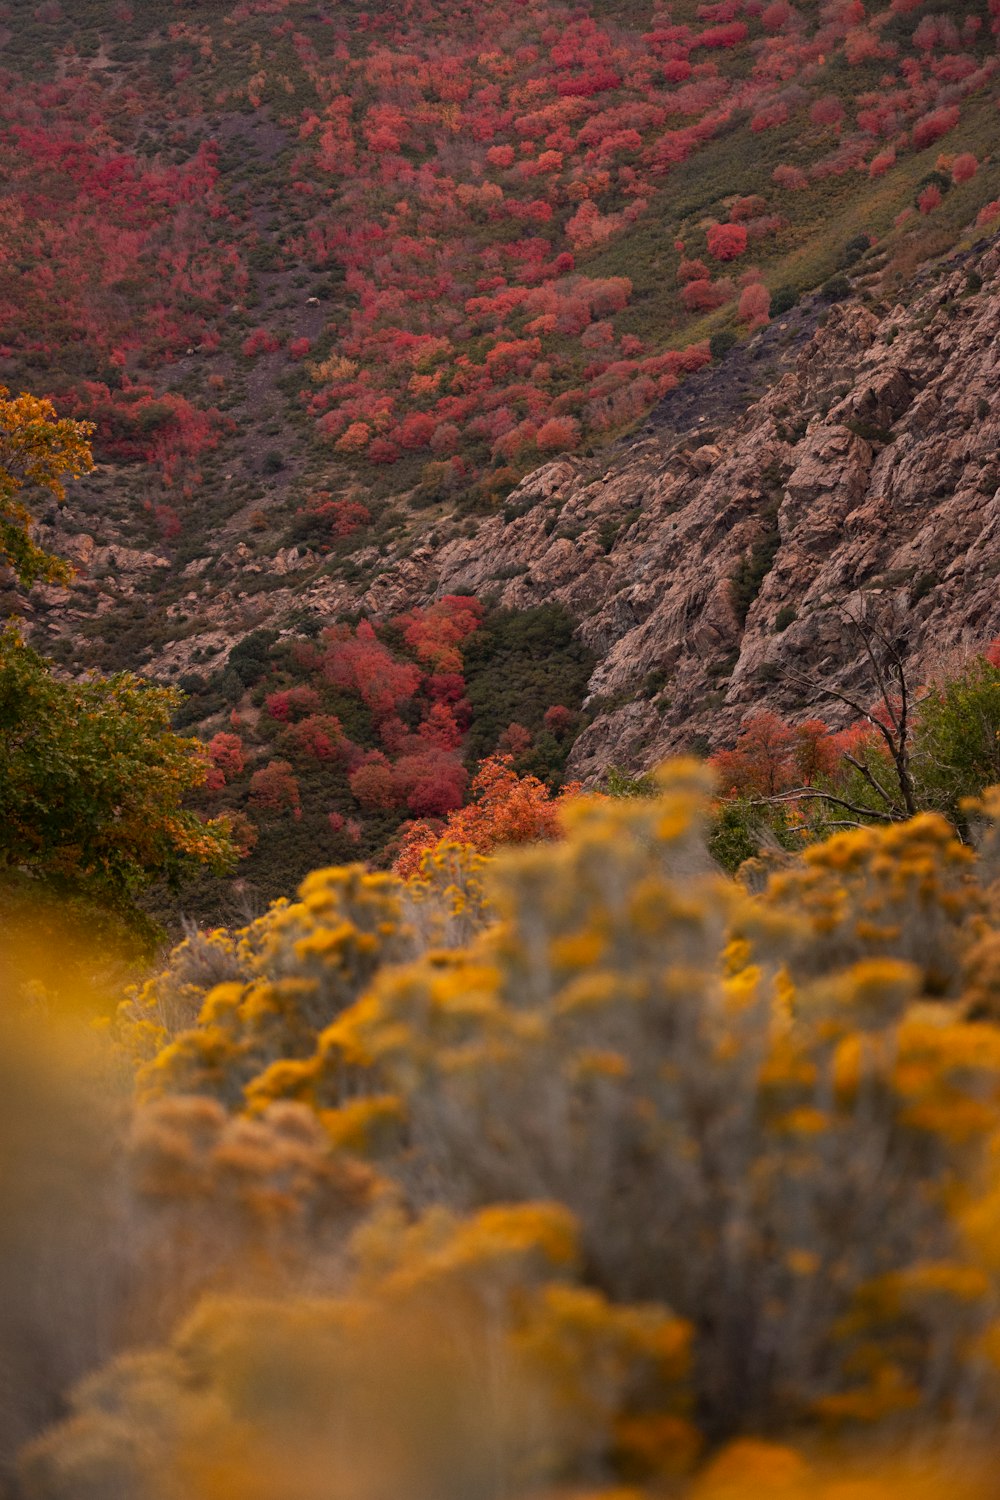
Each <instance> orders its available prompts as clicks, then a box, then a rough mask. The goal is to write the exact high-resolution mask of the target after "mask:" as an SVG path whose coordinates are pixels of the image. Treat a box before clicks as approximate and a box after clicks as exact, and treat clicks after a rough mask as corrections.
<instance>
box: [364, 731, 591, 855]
mask: <svg viewBox="0 0 1000 1500" xmlns="http://www.w3.org/2000/svg"><path fill="white" fill-rule="evenodd" d="M471 791H472V800H471V801H470V802H469V803H468V805H467V806H466V807H461V808H459V809H458V811H457V812H453V813H452V814H451V815H450V817H448V819H447V820H446V821H445V822H444V824H443V825H438V826H437V827H435V826H434V825H433V824H431V823H428V822H419V823H413V824H412V825H411V826H410V828H409V829H408V831H407V833H406V835H405V837H404V839H403V844H402V847H401V848H400V851H399V855H398V857H397V859H396V862H395V864H394V865H393V869H394V871H395V873H396V874H397V875H401V876H402V877H403V878H404V879H409V878H410V877H411V876H413V875H416V874H418V873H419V871H420V867H421V861H422V860H423V857H424V855H425V854H426V853H427V852H428V851H429V850H431V849H434V848H436V847H437V845H439V844H443V843H448V844H467V845H468V846H469V847H470V848H472V849H475V850H476V852H477V853H478V854H490V853H492V851H493V850H494V849H497V848H499V847H500V846H501V845H503V844H530V843H534V842H535V841H536V840H539V839H554V838H558V837H559V834H560V832H561V829H560V824H559V813H560V810H561V808H562V806H563V805H564V803H565V802H566V800H567V799H568V798H570V797H574V796H576V795H577V794H578V793H579V791H580V788H579V786H578V785H577V784H576V783H575V782H574V783H571V784H570V785H568V786H565V787H563V789H562V791H561V792H558V793H555V794H554V793H552V792H551V791H550V790H549V788H548V787H547V786H546V785H545V783H544V782H543V781H539V779H538V777H537V776H518V774H517V772H516V771H515V770H514V766H513V757H512V756H510V755H491V756H490V757H489V759H488V760H484V761H483V762H482V764H481V765H480V767H479V770H478V771H477V773H476V775H475V778H474V780H473V782H472V788H471Z"/></svg>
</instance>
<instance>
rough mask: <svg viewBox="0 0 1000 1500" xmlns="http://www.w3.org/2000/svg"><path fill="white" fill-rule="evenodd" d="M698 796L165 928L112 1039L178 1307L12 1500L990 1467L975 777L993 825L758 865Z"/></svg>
mask: <svg viewBox="0 0 1000 1500" xmlns="http://www.w3.org/2000/svg"><path fill="white" fill-rule="evenodd" d="M710 798H711V787H710V784H709V783H708V781H707V780H706V777H705V773H704V771H703V770H701V769H700V768H698V767H697V766H695V765H694V764H692V763H686V762H680V763H678V764H676V765H675V766H673V767H671V768H667V770H666V771H665V772H664V773H662V776H661V782H660V793H659V795H658V796H657V797H655V798H652V799H648V800H644V799H629V800H618V801H615V800H613V799H602V800H600V801H588V800H587V799H585V798H580V799H577V800H575V801H574V802H573V804H572V805H571V806H569V807H568V808H567V810H566V813H565V823H566V836H565V838H564V839H563V840H561V841H559V842H553V843H549V844H545V845H526V846H522V847H519V848H517V849H512V850H509V851H506V852H504V853H502V854H498V855H497V856H496V857H495V858H494V859H493V860H490V861H483V860H482V859H479V858H478V857H474V856H470V855H469V853H468V851H463V850H461V849H459V848H456V849H451V848H448V847H445V846H441V847H439V848H438V849H437V850H435V851H434V852H433V855H432V857H431V858H429V859H428V860H425V862H424V867H423V868H422V870H421V872H420V873H419V875H418V877H417V878H416V879H415V880H413V881H410V882H407V883H405V884H404V883H403V882H401V881H398V880H396V879H394V878H393V877H391V876H378V875H367V874H365V873H364V872H363V871H362V870H360V869H359V868H357V867H353V868H350V869H347V870H334V871H321V872H319V873H317V874H316V875H314V876H312V877H310V879H309V880H307V881H306V882H305V884H304V885H303V887H302V890H301V893H300V898H299V900H298V901H296V902H294V903H287V902H286V903H279V904H278V905H277V906H276V907H275V908H274V909H273V910H272V911H271V912H270V913H268V914H267V916H265V917H263V918H262V919H261V920H260V921H259V922H257V923H254V924H251V926H250V927H248V928H247V929H245V930H244V931H243V932H241V933H237V934H234V935H226V934H211V935H209V936H207V937H204V938H192V939H189V941H188V944H187V945H186V946H185V945H182V947H181V949H180V950H178V952H177V953H176V954H175V955H174V958H173V959H172V962H171V966H170V968H169V969H168V970H167V971H166V973H165V974H164V975H161V976H159V977H158V978H157V979H155V980H152V981H150V983H149V984H148V985H147V986H146V987H145V989H144V990H143V991H141V992H140V993H139V994H138V995H137V996H134V997H132V999H131V1000H130V1001H129V1002H127V1004H126V1006H125V1007H123V1010H122V1012H121V1014H120V1016H119V1021H118V1033H117V1034H118V1038H119V1043H120V1045H122V1046H124V1047H126V1048H129V1047H130V1048H131V1052H132V1054H133V1055H134V1056H136V1057H137V1059H139V1061H138V1065H137V1077H138V1091H137V1102H136V1103H135V1105H134V1106H133V1110H132V1114H131V1119H130V1123H129V1125H128V1129H127V1132H126V1135H125V1138H124V1139H125V1141H126V1143H127V1149H126V1151H125V1155H124V1158H123V1160H124V1162H125V1164H126V1170H125V1177H126V1185H127V1190H128V1194H129V1199H128V1201H129V1203H130V1204H131V1212H132V1213H133V1214H134V1215H135V1218H134V1220H133V1228H132V1231H131V1233H132V1237H133V1242H134V1244H135V1246H136V1247H137V1249H138V1255H137V1259H138V1261H139V1262H140V1263H143V1264H144V1265H145V1279H143V1278H141V1277H140V1282H139V1284H140V1286H141V1287H143V1288H144V1289H145V1290H144V1294H145V1295H146V1297H147V1298H151V1299H152V1300H154V1301H156V1300H159V1304H160V1305H161V1307H162V1306H166V1307H167V1308H168V1309H170V1313H171V1316H172V1315H173V1312H174V1311H176V1312H177V1313H178V1314H179V1315H180V1316H181V1323H180V1327H179V1331H178V1332H176V1333H175V1334H174V1336H173V1338H172V1339H171V1340H170V1342H169V1343H167V1344H164V1345H162V1346H161V1347H160V1348H158V1349H154V1350H153V1351H152V1352H148V1351H147V1352H146V1353H143V1354H141V1355H140V1354H137V1353H135V1352H134V1349H133V1348H132V1347H131V1345H132V1344H134V1343H137V1342H139V1341H138V1340H136V1339H134V1338H132V1337H131V1336H130V1337H128V1338H124V1339H119V1341H118V1344H117V1346H116V1347H118V1348H119V1349H120V1350H121V1351H122V1352H120V1354H119V1356H118V1358H117V1359H116V1360H114V1361H113V1362H111V1363H110V1364H108V1365H107V1366H106V1367H105V1368H104V1369H103V1370H102V1371H100V1372H99V1373H97V1374H94V1375H91V1376H90V1377H89V1378H88V1379H87V1380H85V1381H84V1382H83V1383H82V1384H81V1385H80V1386H79V1388H78V1390H77V1393H76V1395H75V1396H74V1398H73V1406H72V1411H71V1415H70V1416H69V1417H68V1418H67V1419H66V1420H65V1421H64V1422H63V1423H62V1424H60V1425H58V1426H56V1427H55V1428H53V1429H52V1430H51V1431H50V1432H49V1433H47V1434H46V1435H44V1436H43V1437H41V1438H40V1439H39V1440H38V1441H37V1442H36V1443H34V1444H33V1445H32V1446H30V1447H29V1448H28V1449H27V1450H26V1453H25V1457H24V1460H23V1464H22V1471H21V1472H22V1486H23V1491H24V1494H25V1495H26V1496H27V1497H28V1500H89V1496H90V1495H91V1494H93V1495H94V1496H95V1500H96V1497H98V1496H100V1497H102V1500H103V1497H104V1496H105V1495H118V1494H121V1495H123V1496H127V1497H128V1500H133V1497H135V1500H147V1497H148V1500H180V1497H181V1496H183V1497H184V1500H201V1497H206V1500H213V1497H216V1496H219V1497H222V1496H226V1497H228V1496H231V1495H240V1496H241V1497H249V1500H286V1497H287V1500H313V1497H315V1500H327V1497H328V1496H336V1495H338V1494H339V1493H340V1492H341V1491H343V1492H344V1493H350V1495H351V1496H352V1497H356V1500H384V1497H387V1496H390V1495H399V1494H405V1495H406V1496H407V1497H408V1500H421V1497H422V1496H425V1495H426V1496H427V1500H432V1497H433V1500H448V1497H449V1496H454V1500H478V1497H480V1496H481V1497H482V1500H647V1497H652V1496H654V1495H670V1496H672V1497H674V1496H675V1497H678V1500H736V1497H740V1500H753V1497H756V1496H760V1497H763V1496H768V1497H772V1496H773V1497H777V1500H806V1497H807V1496H809V1497H810V1500H812V1497H820V1500H889V1497H891V1496H901V1495H905V1496H907V1500H912V1497H916V1500H921V1497H925V1500H938V1497H941V1500H943V1497H944V1496H945V1495H952V1494H953V1495H955V1496H959V1497H961V1500H980V1497H983V1500H985V1496H986V1495H987V1494H988V1493H989V1488H988V1486H987V1485H986V1482H985V1480H984V1479H983V1478H982V1475H981V1474H980V1472H979V1471H978V1470H977V1468H976V1455H977V1453H978V1452H979V1445H980V1444H981V1443H982V1442H984V1441H985V1440H986V1438H987V1436H988V1434H989V1433H990V1432H992V1430H993V1429H994V1426H995V1423H996V1422H997V1420H998V1418H1000V1317H998V1315H997V1311H996V1309H997V1307H998V1306H1000V1185H998V1184H1000V1025H996V1024H994V1020H993V1017H994V1016H996V1015H997V1013H998V1012H997V1001H998V998H1000V978H998V976H1000V958H998V951H1000V949H998V944H1000V928H998V925H997V913H998V910H1000V909H998V906H997V903H996V899H995V889H996V886H995V882H996V872H995V868H994V861H993V857H992V854H991V844H990V839H991V837H992V834H991V833H990V830H989V826H988V817H989V815H990V809H994V810H995V809H1000V800H997V799H993V801H990V799H989V798H986V799H984V803H983V807H984V809H985V811H984V814H983V822H984V828H985V832H984V833H983V835H982V837H981V838H980V841H979V845H978V852H977V849H976V848H973V847H969V846H967V845H964V844H962V843H961V842H960V841H959V840H958V838H957V837H956V836H955V834H954V833H953V831H952V830H951V829H950V828H949V827H948V825H947V824H946V823H944V822H943V820H941V819H939V818H937V817H921V818H917V819H914V820H913V821H912V822H911V823H909V824H905V825H899V826H896V827H890V828H878V829H866V830H860V831H858V832H857V833H848V834H841V835H837V836H836V837H835V838H833V839H831V840H830V841H829V842H828V843H827V844H825V845H822V846H819V847H817V848H815V849H812V850H809V851H807V852H806V853H805V854H804V855H803V856H802V858H801V859H799V860H798V861H797V862H796V863H794V864H793V865H791V866H789V867H787V868H784V869H782V870H780V871H778V872H776V873H774V874H773V875H772V876H771V877H770V879H769V880H768V882H767V883H766V885H765V886H764V888H763V889H762V890H761V891H760V893H759V894H756V895H755V894H752V893H749V892H748V891H746V890H745V889H742V888H741V887H739V886H737V885H736V884H735V883H734V882H732V881H729V880H728V879H726V878H724V877H723V876H721V875H720V873H719V872H718V870H717V869H716V868H715V866H714V865H713V864H712V862H711V860H710V859H709V858H708V856H707V855H706V853H705V845H704V830H705V823H706V817H707V810H708V807H709V805H710ZM157 1028H158V1030H157ZM155 1036H159V1037H161V1038H162V1040H161V1041H160V1043H159V1045H158V1046H157V1047H156V1050H155V1051H154V1052H152V1053H150V1051H149V1047H150V1041H151V1039H153V1038H154V1037H155ZM130 1038H131V1041H130ZM205 1291H208V1292H209V1293H211V1298H210V1300H208V1301H205V1302H203V1303H202V1304H201V1306H200V1307H199V1308H196V1309H193V1310H192V1303H193V1300H194V1299H195V1298H196V1297H197V1296H198V1295H200V1294H201V1293H203V1292H205ZM145 1328H146V1330H147V1337H146V1342H147V1343H148V1342H149V1341H150V1338H152V1339H153V1341H154V1342H155V1340H156V1339H160V1338H162V1336H163V1334H162V1326H161V1323H160V1322H159V1321H158V1318H157V1315H156V1314H155V1313H153V1312H150V1313H148V1315H147V1316H146V1321H145ZM949 1445H951V1446H950V1447H949ZM955 1452H961V1454H962V1455H963V1457H964V1458H965V1459H967V1460H968V1462H967V1463H966V1465H965V1467H964V1468H958V1467H956V1465H955V1461H954V1458H953V1457H952V1456H951V1455H953V1454H954V1453H955ZM921 1455H923V1456H922V1457H921ZM932 1460H933V1461H932ZM938 1460H940V1463H938V1462H937V1461H938ZM949 1486H951V1487H950V1488H949Z"/></svg>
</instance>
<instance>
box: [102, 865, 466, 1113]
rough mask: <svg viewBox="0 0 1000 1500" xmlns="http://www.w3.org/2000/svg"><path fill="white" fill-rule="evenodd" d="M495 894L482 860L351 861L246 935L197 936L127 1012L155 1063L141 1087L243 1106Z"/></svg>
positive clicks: (126, 1028) (134, 1040) (138, 1046)
mask: <svg viewBox="0 0 1000 1500" xmlns="http://www.w3.org/2000/svg"><path fill="white" fill-rule="evenodd" d="M479 863H480V864H481V863H482V862H481V861H480V862H479ZM484 900H485V898H484V896H483V894H482V889H481V884H480V880H479V876H478V872H477V869H476V868H475V866H474V865H465V866H464V867H463V868H462V869H461V870H459V869H458V868H457V867H455V868H452V867H451V866H450V865H447V864H445V863H444V861H442V862H441V865H440V867H439V868H435V869H434V870H429V871H428V872H427V877H426V878H425V879H424V880H423V881H421V882H419V883H417V884H415V885H414V886H413V887H412V888H411V887H408V886H406V885H404V884H403V882H402V881H399V880H397V879H396V878H395V877H394V876H392V875H387V874H376V875H372V874H368V873H366V871H365V870H364V868H363V867H362V866H361V865H350V866H348V867H346V868H344V869H329V870H317V871H316V872H315V873H314V874H312V875H310V876H309V877H308V878H307V879H306V880H305V881H304V882H303V884H302V887H301V890H300V892H299V899H298V900H297V901H294V902H288V901H279V902H276V903H275V905H274V906H273V907H272V908H271V909H270V911H269V912H268V913H267V914H266V915H265V916H264V917H262V918H260V919H259V920H258V921H256V922H254V923H252V924H251V925H250V926H248V927H246V928H244V929H242V930H241V931H239V932H237V933H236V934H234V935H230V934H227V933H224V932H216V933H211V934H208V935H207V936H197V937H194V938H189V939H187V940H186V941H185V942H184V943H182V944H181V945H180V946H179V947H178V948H177V949H175V951H174V953H173V955H172V956H171V962H170V965H169V967H168V968H167V970H166V971H165V972H164V973H162V974H160V975H158V976H156V977H155V978H153V979H151V980H149V981H147V983H146V985H145V986H144V987H143V988H142V989H141V990H140V991H139V993H138V994H137V995H134V996H132V997H130V999H129V1000H128V1001H126V1002H125V1003H124V1004H123V1005H122V1007H121V1008H120V1010H119V1016H118V1026H117V1031H118V1036H119V1039H120V1043H121V1045H122V1046H123V1048H124V1049H125V1050H126V1051H127V1052H128V1053H129V1054H130V1055H131V1056H132V1057H134V1058H136V1059H137V1060H139V1059H144V1060H145V1061H146V1063H147V1065H146V1066H145V1067H143V1068H142V1070H141V1071H140V1075H139V1076H140V1089H141V1091H142V1092H143V1093H144V1094H146V1095H149V1096H155V1095H158V1094H162V1093H190V1094H211V1095H213V1096H214V1097H216V1098H218V1099H221V1100H223V1101H224V1102H225V1103H226V1104H227V1105H230V1106H238V1105H239V1104H240V1102H241V1100H242V1097H243V1090H244V1088H245V1087H246V1086H247V1085H248V1084H249V1083H250V1082H251V1080H253V1079H254V1077H255V1076H256V1075H257V1074H259V1073H260V1072H262V1071H263V1070H264V1069H265V1068H267V1066H268V1065H269V1064H270V1063H272V1062H278V1061H281V1060H286V1059H294V1058H297V1057H302V1056H305V1055H308V1054H309V1053H310V1052H311V1051H312V1050H313V1048H314V1046H315V1042H316V1036H317V1032H318V1031H319V1030H320V1029H321V1028H322V1027H323V1026H324V1025H325V1024H326V1023H327V1022H328V1021H330V1020H331V1019H332V1018H333V1017H334V1016H336V1015H338V1014H339V1013H340V1012H342V1011H343V1010H345V1009H347V1008H348V1007H349V1006H350V1005H351V1004H353V1002H354V1001H355V1000H357V999H358V997H359V996H360V995H361V994H362V993H363V992H364V990H365V988H366V987H367V986H368V985H369V984H370V983H371V981H372V980H373V979H374V977H375V975H376V973H377V972H378V971H379V969H380V968H381V967H382V966H383V965H385V964H392V963H397V962H399V961H401V960H403V959H405V958H411V957H413V956H414V955H415V954H416V953H418V952H420V951H422V949H423V947H424V946H425V945H426V944H427V943H429V942H432V941H433V942H435V943H449V944H454V943H456V942H459V941H463V940H466V939H467V938H468V936H469V934H470V933H471V932H472V931H473V930H474V929H475V927H476V926H477V925H479V924H481V922H482V919H483V910H484ZM151 1041H152V1043H153V1045H152V1047H151V1046H150V1043H151ZM157 1044H158V1045H157Z"/></svg>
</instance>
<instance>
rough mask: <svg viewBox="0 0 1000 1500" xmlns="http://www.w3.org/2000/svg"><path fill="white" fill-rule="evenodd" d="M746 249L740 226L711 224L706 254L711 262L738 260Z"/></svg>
mask: <svg viewBox="0 0 1000 1500" xmlns="http://www.w3.org/2000/svg"><path fill="white" fill-rule="evenodd" d="M746 248H747V231H746V229H745V227H744V226H743V225H742V224H713V225H712V226H711V228H710V229H709V231H708V253H709V255H711V257H712V259H713V260H721V261H729V260H738V259H739V257H740V256H741V255H743V254H744V253H745V251H746Z"/></svg>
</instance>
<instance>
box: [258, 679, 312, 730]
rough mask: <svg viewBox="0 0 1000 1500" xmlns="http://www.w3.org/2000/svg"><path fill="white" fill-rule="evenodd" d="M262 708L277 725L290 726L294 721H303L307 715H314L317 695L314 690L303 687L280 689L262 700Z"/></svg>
mask: <svg viewBox="0 0 1000 1500" xmlns="http://www.w3.org/2000/svg"><path fill="white" fill-rule="evenodd" d="M264 707H265V709H266V710H267V712H268V713H269V714H270V715H271V718H272V719H277V720H278V723H279V724H292V723H294V722H295V720H296V719H304V718H306V716H307V715H308V714H314V713H316V711H317V709H318V708H319V694H318V693H317V692H316V689H315V688H311V687H305V686H301V687H290V688H282V689H281V690H280V691H279V692H277V693H270V694H269V695H268V697H267V698H266V699H265V700H264Z"/></svg>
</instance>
